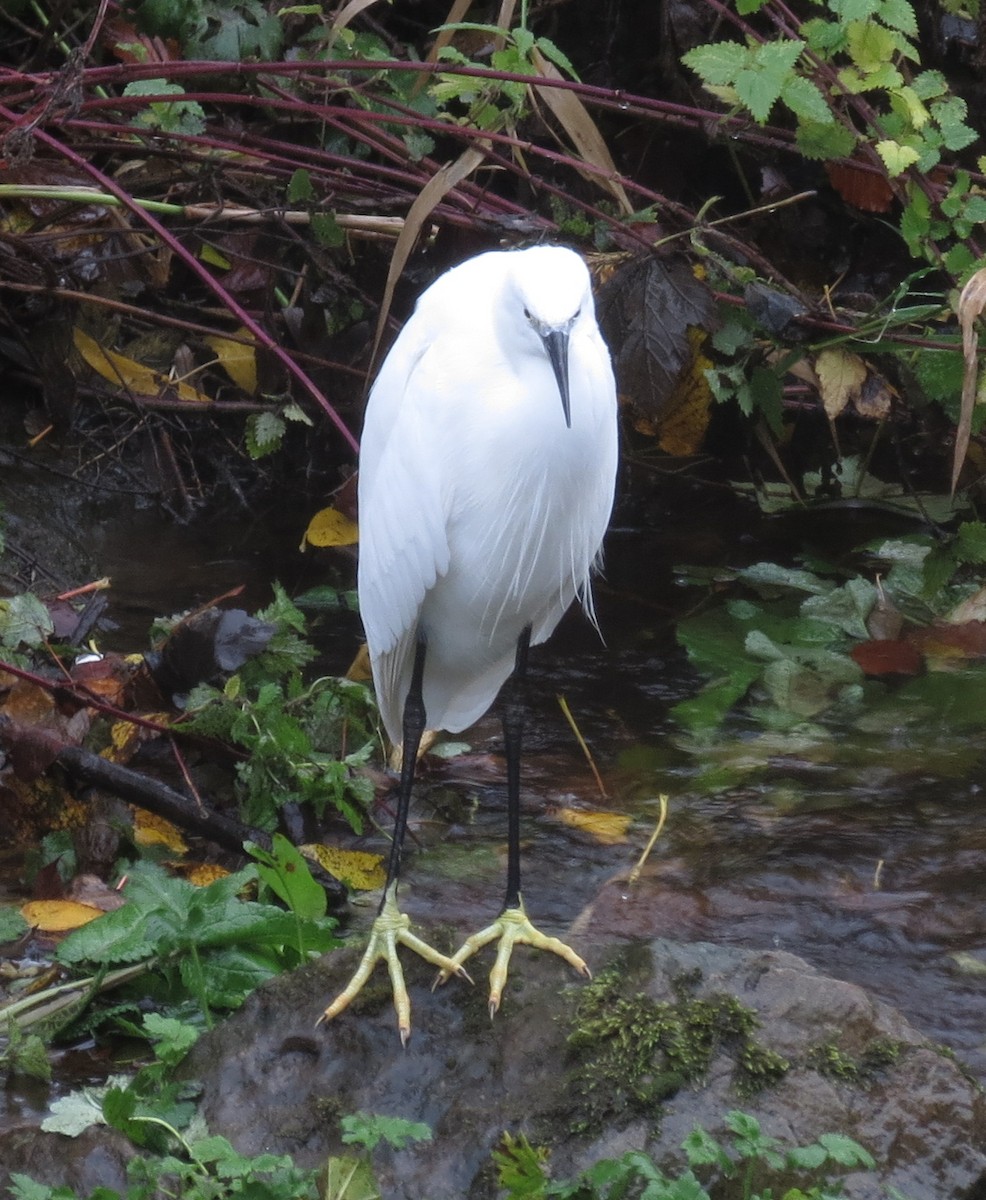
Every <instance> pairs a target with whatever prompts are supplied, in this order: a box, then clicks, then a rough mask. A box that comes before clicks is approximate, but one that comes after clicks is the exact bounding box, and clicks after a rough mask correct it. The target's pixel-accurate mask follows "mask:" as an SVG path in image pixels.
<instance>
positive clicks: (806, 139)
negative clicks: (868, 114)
mask: <svg viewBox="0 0 986 1200" xmlns="http://www.w3.org/2000/svg"><path fill="white" fill-rule="evenodd" d="M795 137H796V139H797V144H798V149H799V150H800V151H801V153H802V154H803V155H804V156H805V158H812V159H829V158H848V157H849V156H850V155H851V154H852V152H853V150H854V149H855V147H856V138H855V137H854V136H853V134H852V132H851V131H850V130H849V129H846V127H845V126H844V125H840V124H838V123H837V122H833V123H832V124H829V125H822V124H820V123H819V122H817V121H806V120H804V119H802V120H800V121H799V122H798V128H797V131H796V134H795Z"/></svg>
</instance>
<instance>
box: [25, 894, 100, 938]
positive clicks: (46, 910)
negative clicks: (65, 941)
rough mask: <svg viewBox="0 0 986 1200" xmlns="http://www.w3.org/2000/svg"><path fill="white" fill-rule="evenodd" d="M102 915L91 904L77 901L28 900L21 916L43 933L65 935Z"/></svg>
mask: <svg viewBox="0 0 986 1200" xmlns="http://www.w3.org/2000/svg"><path fill="white" fill-rule="evenodd" d="M102 915H103V913H102V911H101V910H100V909H98V908H93V907H92V905H90V904H80V903H79V902H78V901H77V900H28V902H27V903H26V904H22V905H21V916H22V917H23V918H24V920H25V921H27V922H28V924H30V925H31V926H33V928H35V929H40V930H41V932H42V933H64V932H65V931H66V930H68V929H78V928H79V926H80V925H88V924H89V922H90V921H95V919H96V918H97V917H101V916H102Z"/></svg>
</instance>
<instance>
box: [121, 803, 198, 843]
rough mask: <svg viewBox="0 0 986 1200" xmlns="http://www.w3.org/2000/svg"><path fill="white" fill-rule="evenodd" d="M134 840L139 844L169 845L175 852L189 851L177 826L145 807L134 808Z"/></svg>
mask: <svg viewBox="0 0 986 1200" xmlns="http://www.w3.org/2000/svg"><path fill="white" fill-rule="evenodd" d="M134 841H135V842H136V843H137V845H138V846H167V848H168V849H169V850H171V851H172V852H173V853H175V854H187V853H188V844H187V843H186V841H185V839H184V838H183V837H182V835H181V834H180V833H179V831H178V829H177V827H176V826H174V825H172V824H171V822H170V821H166V820H165V819H164V817H159V816H156V815H155V814H154V813H149V812H148V811H147V810H146V809H143V808H135V809H134Z"/></svg>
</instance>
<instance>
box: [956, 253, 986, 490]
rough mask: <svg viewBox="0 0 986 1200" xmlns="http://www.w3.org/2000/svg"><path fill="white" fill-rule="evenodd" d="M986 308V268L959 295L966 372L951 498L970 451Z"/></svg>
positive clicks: (979, 271)
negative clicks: (981, 319)
mask: <svg viewBox="0 0 986 1200" xmlns="http://www.w3.org/2000/svg"><path fill="white" fill-rule="evenodd" d="M984 307H986V267H983V268H981V269H980V270H978V271H977V272H976V273H975V275H973V276H972V278H971V279H970V280H969V282H968V283H967V284H966V285H965V287H964V288H963V289H962V295H961V296H959V325H960V326H961V328H962V357H963V359H964V360H965V372H964V374H963V376H962V410H961V412H960V414H959V424H958V428H957V429H956V431H955V457H954V459H953V460H952V495H953V496H954V495H955V488H956V486H957V485H958V482H959V474H960V472H961V471H962V464H963V463H964V462H965V456H966V451H967V450H968V449H969V435H970V434H971V432H972V410H973V408H975V405H976V381H977V378H978V375H979V372H978V369H977V367H978V363H977V352H978V350H979V334H978V333H976V319H977V318H978V317H979V316H980V314H981V313H982V311H983V308H984Z"/></svg>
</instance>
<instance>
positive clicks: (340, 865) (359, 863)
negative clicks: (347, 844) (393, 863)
mask: <svg viewBox="0 0 986 1200" xmlns="http://www.w3.org/2000/svg"><path fill="white" fill-rule="evenodd" d="M299 849H300V850H301V853H302V854H304V855H305V856H306V857H308V858H311V859H314V861H315V862H317V863H318V864H319V866H320V867H322V868H323V870H325V871H328V873H329V874H330V875H332V876H333V877H334V878H336V879H338V880H340V881H341V882H342V883H344V884H345V885H346V887H348V888H353V889H354V890H355V891H358V892H372V891H374V890H375V889H376V888H381V887H383V885H384V884H385V883H386V882H387V872H386V871H385V870H384V869H383V856H382V855H380V854H368V853H367V852H366V851H365V850H340V848H339V847H338V846H323V845H322V844H321V843H318V842H312V843H309V845H307V846H301V847H299Z"/></svg>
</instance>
